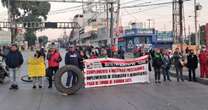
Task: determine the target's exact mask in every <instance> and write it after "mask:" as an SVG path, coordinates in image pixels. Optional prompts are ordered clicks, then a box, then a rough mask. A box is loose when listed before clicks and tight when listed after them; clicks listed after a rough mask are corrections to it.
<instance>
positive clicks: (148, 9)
mask: <svg viewBox="0 0 208 110" xmlns="http://www.w3.org/2000/svg"><path fill="white" fill-rule="evenodd" d="M163 7H166V5H164V6H157V7H152V8H147V9H144V10H140V11H136V12H132V13H129V14H126V15H131V14H136V13H141V12H144V11H150V10H154V9H158V8H163ZM126 15H122V16H126Z"/></svg>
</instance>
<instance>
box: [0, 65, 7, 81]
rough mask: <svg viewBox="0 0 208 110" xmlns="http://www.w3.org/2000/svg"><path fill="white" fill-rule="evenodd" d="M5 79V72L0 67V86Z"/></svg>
mask: <svg viewBox="0 0 208 110" xmlns="http://www.w3.org/2000/svg"><path fill="white" fill-rule="evenodd" d="M5 77H6V71H5V70H4V69H3V68H2V67H0V83H1V84H2V83H4V79H5Z"/></svg>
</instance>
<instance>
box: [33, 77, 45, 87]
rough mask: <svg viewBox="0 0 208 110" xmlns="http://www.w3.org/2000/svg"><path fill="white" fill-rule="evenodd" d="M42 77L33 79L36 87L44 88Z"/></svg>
mask: <svg viewBox="0 0 208 110" xmlns="http://www.w3.org/2000/svg"><path fill="white" fill-rule="evenodd" d="M42 83H43V81H42V77H33V86H35V85H36V84H38V86H42Z"/></svg>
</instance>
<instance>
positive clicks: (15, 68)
mask: <svg viewBox="0 0 208 110" xmlns="http://www.w3.org/2000/svg"><path fill="white" fill-rule="evenodd" d="M5 62H6V65H7V67H8V68H9V72H10V78H11V83H12V84H11V86H10V89H18V84H17V75H18V72H19V69H20V67H21V65H22V64H23V62H24V60H23V56H22V54H21V52H20V51H19V50H18V49H17V45H16V44H13V45H12V46H11V49H10V51H9V53H8V54H7V55H6V60H5Z"/></svg>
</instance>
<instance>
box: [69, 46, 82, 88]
mask: <svg viewBox="0 0 208 110" xmlns="http://www.w3.org/2000/svg"><path fill="white" fill-rule="evenodd" d="M65 64H66V65H73V66H76V67H78V68H80V69H81V70H82V69H83V65H82V58H81V57H80V54H79V53H78V52H76V51H75V47H74V46H73V45H70V46H69V49H68V52H67V53H66V55H65ZM76 78H77V76H76V74H74V73H73V72H72V71H69V72H68V77H67V82H66V86H67V87H72V85H73V84H75V83H76ZM71 82H72V83H71Z"/></svg>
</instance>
